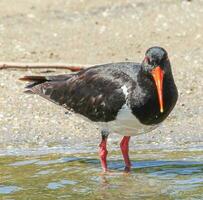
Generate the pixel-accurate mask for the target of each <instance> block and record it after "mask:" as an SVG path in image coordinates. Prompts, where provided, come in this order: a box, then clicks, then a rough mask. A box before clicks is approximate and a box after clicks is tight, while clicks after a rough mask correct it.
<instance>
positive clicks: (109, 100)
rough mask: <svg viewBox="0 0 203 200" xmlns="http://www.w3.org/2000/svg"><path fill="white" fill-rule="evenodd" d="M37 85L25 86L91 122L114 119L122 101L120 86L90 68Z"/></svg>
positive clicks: (111, 78)
mask: <svg viewBox="0 0 203 200" xmlns="http://www.w3.org/2000/svg"><path fill="white" fill-rule="evenodd" d="M33 79H34V78H33ZM39 79H40V78H39ZM38 83H39V84H37V82H35V83H34V84H33V85H30V87H29V86H28V88H29V90H31V91H32V92H33V93H35V94H39V95H40V96H42V97H44V98H46V99H48V100H50V101H52V102H54V103H57V104H59V105H62V106H64V107H65V108H67V109H71V110H73V111H75V112H76V113H80V114H82V115H84V116H86V117H87V118H89V119H91V120H92V121H111V120H114V119H115V118H116V115H117V113H118V112H119V110H120V109H121V107H122V106H123V104H124V103H125V101H126V99H125V95H124V94H123V91H122V89H121V87H122V85H121V83H120V82H119V81H117V80H116V79H115V78H114V77H113V76H112V75H111V74H110V73H109V74H108V73H107V72H105V73H101V71H100V70H97V69H93V68H92V69H90V70H84V71H81V72H79V73H78V74H71V75H67V77H65V78H64V76H61V77H58V78H57V77H56V76H55V77H54V78H51V77H49V78H46V79H43V80H41V82H40V81H39V82H38Z"/></svg>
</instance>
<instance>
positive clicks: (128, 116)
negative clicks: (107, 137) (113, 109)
mask: <svg viewBox="0 0 203 200" xmlns="http://www.w3.org/2000/svg"><path fill="white" fill-rule="evenodd" d="M101 126H102V128H105V129H108V130H109V131H110V132H113V133H118V134H120V135H125V136H135V135H139V134H143V133H147V132H149V131H152V130H153V129H155V128H157V127H158V125H153V126H151V125H144V124H141V123H140V122H139V120H138V119H137V118H136V117H135V116H134V115H133V114H132V113H131V110H130V109H129V107H128V106H127V105H126V104H125V105H124V106H123V107H122V108H121V110H120V111H119V113H118V116H117V118H116V120H114V121H111V122H102V123H101Z"/></svg>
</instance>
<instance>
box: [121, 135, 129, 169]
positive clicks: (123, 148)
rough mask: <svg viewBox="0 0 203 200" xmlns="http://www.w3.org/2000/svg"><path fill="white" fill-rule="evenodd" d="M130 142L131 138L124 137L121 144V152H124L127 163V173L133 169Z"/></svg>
mask: <svg viewBox="0 0 203 200" xmlns="http://www.w3.org/2000/svg"><path fill="white" fill-rule="evenodd" d="M129 141H130V136H124V137H123V139H122V140H121V143H120V147H121V151H122V154H123V158H124V161H125V171H126V172H129V171H130V168H131V162H130V159H129V155H128V152H129Z"/></svg>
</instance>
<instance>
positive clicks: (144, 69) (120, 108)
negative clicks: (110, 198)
mask: <svg viewBox="0 0 203 200" xmlns="http://www.w3.org/2000/svg"><path fill="white" fill-rule="evenodd" d="M20 80H24V81H29V82H31V83H30V84H29V85H28V86H27V87H26V89H27V90H26V91H27V92H29V93H33V94H38V95H40V96H41V97H44V98H45V99H47V100H50V101H52V102H54V103H56V104H58V105H61V106H63V107H65V108H67V109H68V110H72V111H74V112H75V113H78V114H80V115H82V116H85V117H86V118H88V119H89V120H91V121H94V122H98V124H99V125H100V127H101V135H102V140H101V143H100V151H99V152H100V153H99V154H100V160H101V165H102V168H103V170H104V171H107V162H106V157H107V148H106V145H107V138H108V135H109V133H110V132H115V133H118V134H122V135H123V136H124V137H123V139H122V141H121V143H120V147H121V151H122V154H123V158H124V161H125V171H130V168H131V162H130V159H129V155H128V151H129V140H130V137H131V136H134V135H137V134H141V133H146V132H148V131H151V130H153V129H155V128H156V127H157V126H158V124H160V123H161V122H162V121H163V120H164V119H166V117H167V116H168V115H169V113H170V112H171V111H172V109H173V108H174V106H175V104H176V101H177V98H178V92H177V88H176V85H175V83H174V79H173V75H172V71H171V65H170V61H169V58H168V54H167V52H166V50H164V49H163V48H161V47H151V48H149V49H148V50H147V51H146V53H145V57H144V60H143V62H142V63H141V64H138V63H134V62H119V63H110V64H102V65H96V66H93V67H90V68H86V69H82V70H81V71H78V72H77V73H72V74H65V75H57V76H25V77H23V78H21V79H20Z"/></svg>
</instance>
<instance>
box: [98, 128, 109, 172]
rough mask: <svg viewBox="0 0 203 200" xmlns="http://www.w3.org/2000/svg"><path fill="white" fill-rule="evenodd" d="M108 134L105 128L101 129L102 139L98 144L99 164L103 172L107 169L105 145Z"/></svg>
mask: <svg viewBox="0 0 203 200" xmlns="http://www.w3.org/2000/svg"><path fill="white" fill-rule="evenodd" d="M108 134H109V133H108V132H107V131H106V130H103V131H102V132H101V135H102V140H101V143H100V145H99V156H100V161H101V166H102V168H103V171H104V172H106V171H107V162H106V157H107V154H108V151H107V148H106V146H107V138H108Z"/></svg>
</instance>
